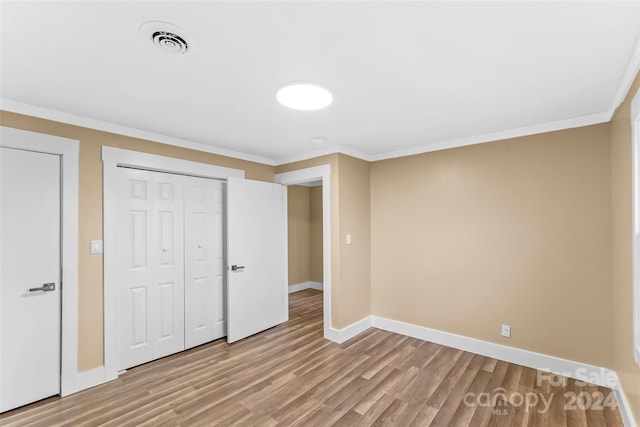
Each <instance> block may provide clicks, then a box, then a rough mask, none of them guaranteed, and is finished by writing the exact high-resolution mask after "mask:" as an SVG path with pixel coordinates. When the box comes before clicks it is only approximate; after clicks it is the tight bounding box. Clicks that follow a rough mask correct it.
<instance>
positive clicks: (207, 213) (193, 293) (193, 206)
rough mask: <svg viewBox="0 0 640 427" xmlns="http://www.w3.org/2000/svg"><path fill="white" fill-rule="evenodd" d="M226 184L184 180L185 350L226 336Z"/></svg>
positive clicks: (209, 180) (188, 178)
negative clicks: (224, 201)
mask: <svg viewBox="0 0 640 427" xmlns="http://www.w3.org/2000/svg"><path fill="white" fill-rule="evenodd" d="M223 191H224V183H223V182H221V181H215V180H211V179H204V178H194V177H185V223H184V230H185V235H184V239H185V294H184V298H185V346H186V348H191V347H195V346H197V345H200V344H204V343H206V342H209V341H213V340H214V339H217V338H221V337H223V336H225V334H226V331H225V316H224V312H225V310H224V301H225V295H224V274H225V268H224V266H225V259H224V240H223V239H224V235H223V232H224V216H223V200H224V193H223Z"/></svg>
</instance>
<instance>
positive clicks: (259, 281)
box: [227, 178, 289, 342]
mask: <svg viewBox="0 0 640 427" xmlns="http://www.w3.org/2000/svg"><path fill="white" fill-rule="evenodd" d="M286 212H287V191H286V187H284V186H282V185H280V184H272V183H268V182H262V181H251V180H246V179H241V178H229V179H228V181H227V248H228V249H227V259H228V263H229V266H230V270H229V271H228V280H227V341H228V342H234V341H237V340H240V339H242V338H245V337H247V336H249V335H253V334H255V333H258V332H260V331H263V330H265V329H268V328H271V327H273V326H275V325H278V324H280V323H282V322H285V321H286V320H287V318H288V316H289V313H288V309H287V306H288V294H287V292H286V290H287V271H286V268H287V264H286V262H287V261H286V247H285V245H286V241H287V238H286Z"/></svg>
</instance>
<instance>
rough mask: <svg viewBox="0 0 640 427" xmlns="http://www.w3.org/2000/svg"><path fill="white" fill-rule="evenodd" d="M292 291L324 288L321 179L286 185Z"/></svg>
mask: <svg viewBox="0 0 640 427" xmlns="http://www.w3.org/2000/svg"><path fill="white" fill-rule="evenodd" d="M287 222H288V224H287V229H288V232H287V237H288V239H287V240H288V264H289V267H288V270H289V288H288V291H289V293H290V294H291V293H294V292H300V291H303V290H306V289H316V290H319V291H322V283H323V277H322V276H323V271H322V264H323V263H322V182H321V181H316V182H311V183H303V184H296V185H289V186H288V187H287Z"/></svg>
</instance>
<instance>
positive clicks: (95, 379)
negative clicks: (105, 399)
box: [60, 366, 117, 397]
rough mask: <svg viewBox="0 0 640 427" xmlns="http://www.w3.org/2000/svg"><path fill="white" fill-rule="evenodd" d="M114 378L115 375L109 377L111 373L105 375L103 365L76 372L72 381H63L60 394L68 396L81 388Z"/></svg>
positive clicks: (84, 388)
mask: <svg viewBox="0 0 640 427" xmlns="http://www.w3.org/2000/svg"><path fill="white" fill-rule="evenodd" d="M116 378H117V376H115V377H113V378H111V375H107V374H106V370H105V369H104V366H101V367H99V368H95V369H92V370H90V371H86V372H78V373H77V374H76V376H75V379H74V381H65V382H63V385H62V390H61V393H60V395H61V396H62V397H65V396H69V395H71V394H74V393H78V392H80V391H82V390H86V389H88V388H91V387H95V386H97V385H100V384H104V383H106V382H109V381H111V380H115V379H116Z"/></svg>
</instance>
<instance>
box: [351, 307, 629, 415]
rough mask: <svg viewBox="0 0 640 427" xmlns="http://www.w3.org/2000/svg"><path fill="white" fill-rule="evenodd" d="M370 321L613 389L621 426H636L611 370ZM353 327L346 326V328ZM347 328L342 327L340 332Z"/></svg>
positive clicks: (375, 318) (379, 320)
mask: <svg viewBox="0 0 640 427" xmlns="http://www.w3.org/2000/svg"><path fill="white" fill-rule="evenodd" d="M365 320H366V319H363V320H362V321H360V322H363V323H364V322H365ZM360 322H358V323H360ZM369 322H370V323H371V326H373V327H374V328H378V329H382V330H385V331H389V332H394V333H396V334H401V335H406V336H409V337H413V338H418V339H421V340H424V341H429V342H433V343H437V344H441V345H445V346H447V347H453V348H457V349H459V350H464V351H468V352H471V353H475V354H480V355H482V356H487V357H491V358H494V359H499V360H503V361H506V362H510V363H515V364H517V365H522V366H526V367H529V368H533V369H538V370H540V371H548V372H551V373H553V374H558V375H562V376H565V377H569V378H574V379H577V380H581V381H585V382H589V383H592V384H596V385H599V386H604V387H609V388H611V389H612V390H613V392H614V394H615V396H616V401H617V403H618V408H619V409H620V415H621V416H622V420H623V421H624V425H625V426H626V427H634V426H635V425H636V424H635V422H634V419H633V415H632V412H631V408H630V406H629V402H628V401H627V399H626V396H625V394H624V391H623V390H622V386H621V385H620V382H619V381H618V376H617V375H616V373H615V371H613V370H611V369H607V368H602V367H598V366H593V365H589V364H586V363H581V362H576V361H573V360H568V359H562V358H559V357H555V356H549V355H546V354H541V353H536V352H533V351H528V350H522V349H519V348H515V347H509V346H505V345H501V344H496V343H492V342H488V341H482V340H478V339H475V338H469V337H465V336H462V335H456V334H452V333H449V332H444V331H439V330H437V329H431V328H427V327H424V326H418V325H413V324H410V323H405V322H400V321H398V320H392V319H386V318H384V317H378V316H370V320H369ZM354 325H355V324H354ZM354 325H351V326H349V328H351V327H352V326H354ZM349 328H345V329H343V331H344V330H346V329H349Z"/></svg>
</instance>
